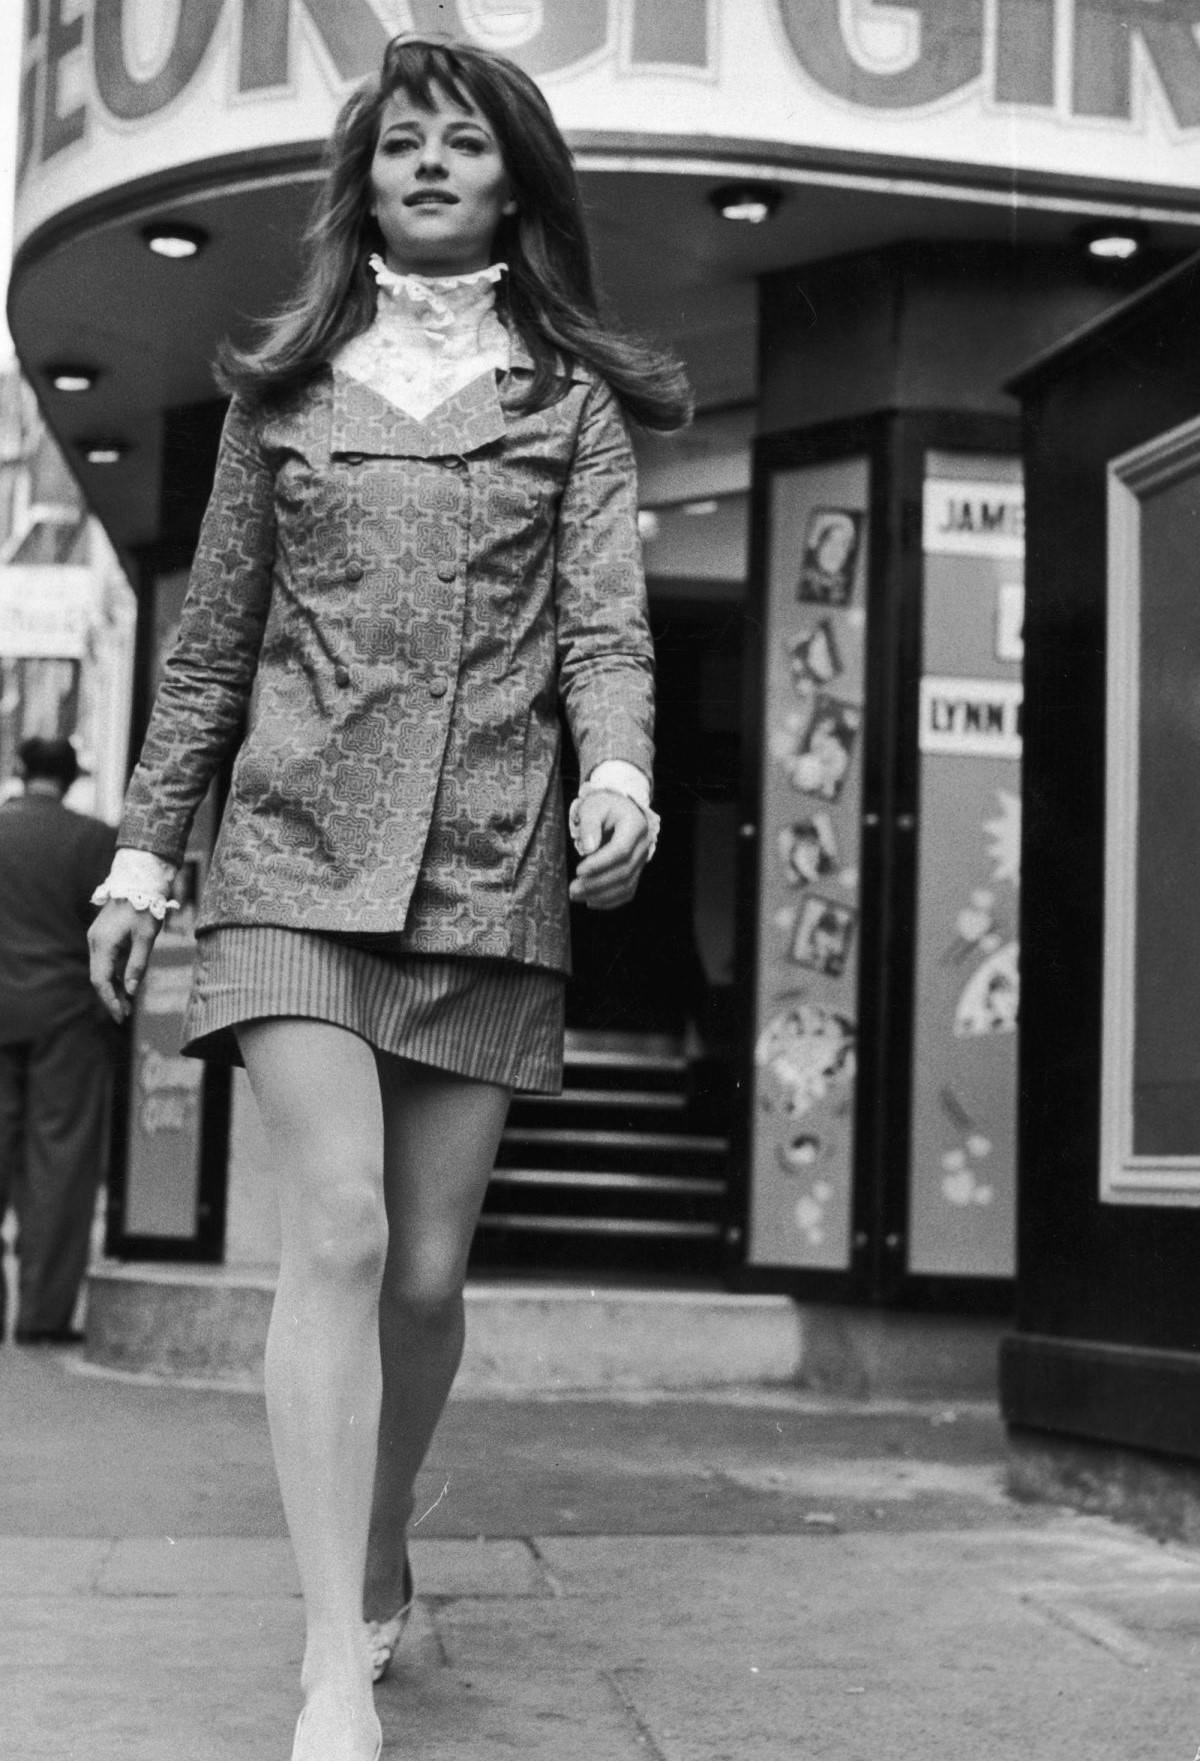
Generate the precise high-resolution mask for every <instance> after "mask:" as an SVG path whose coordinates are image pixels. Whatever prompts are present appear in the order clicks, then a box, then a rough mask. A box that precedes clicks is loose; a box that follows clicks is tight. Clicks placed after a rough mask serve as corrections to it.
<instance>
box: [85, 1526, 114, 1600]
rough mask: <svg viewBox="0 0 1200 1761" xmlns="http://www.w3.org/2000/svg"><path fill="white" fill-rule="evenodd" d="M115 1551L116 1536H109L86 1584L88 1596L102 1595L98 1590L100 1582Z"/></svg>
mask: <svg viewBox="0 0 1200 1761" xmlns="http://www.w3.org/2000/svg"><path fill="white" fill-rule="evenodd" d="M116 1550H117V1536H116V1535H110V1536H109V1539H108V1544H107V1546H106V1547H105V1549H104V1552H103V1553H102V1554H101V1555H100V1558H99V1559H98V1560H97V1561H96V1569H95V1570H94V1571H93V1572H92V1574H91V1577H90V1580H89V1582H88V1595H89V1596H99V1595H101V1594H103V1592H102V1591H101V1589H100V1580H101V1579H102V1578H103V1576H104V1574H105V1572H106V1571H107V1570H108V1567H109V1564H110V1563H111V1561H112V1556H113V1554H114V1553H115V1552H116Z"/></svg>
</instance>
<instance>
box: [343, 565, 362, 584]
mask: <svg viewBox="0 0 1200 1761" xmlns="http://www.w3.org/2000/svg"><path fill="white" fill-rule="evenodd" d="M363 573H364V571H363V566H362V564H361V563H347V564H346V579H347V581H361V580H362V578H363Z"/></svg>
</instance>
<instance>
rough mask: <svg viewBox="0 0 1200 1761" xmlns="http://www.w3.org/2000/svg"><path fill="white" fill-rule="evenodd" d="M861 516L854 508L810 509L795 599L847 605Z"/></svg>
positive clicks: (862, 515) (856, 562)
mask: <svg viewBox="0 0 1200 1761" xmlns="http://www.w3.org/2000/svg"><path fill="white" fill-rule="evenodd" d="M865 518H866V516H865V515H864V514H863V513H862V512H860V511H859V510H858V509H857V508H846V507H818V508H813V510H812V512H811V513H810V514H809V516H808V525H807V528H806V530H805V534H804V552H803V555H802V558H801V562H800V579H799V583H798V585H797V588H796V598H797V599H799V600H802V601H803V602H804V603H805V604H807V605H848V604H849V602H850V600H851V597H852V596H853V593H854V582H855V576H856V573H857V567H858V553H859V549H860V547H861V544H862V534H863V524H864V521H865Z"/></svg>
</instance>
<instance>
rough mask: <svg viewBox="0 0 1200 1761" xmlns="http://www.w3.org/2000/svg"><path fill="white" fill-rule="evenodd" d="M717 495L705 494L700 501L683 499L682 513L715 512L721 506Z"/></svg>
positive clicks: (680, 506)
mask: <svg viewBox="0 0 1200 1761" xmlns="http://www.w3.org/2000/svg"><path fill="white" fill-rule="evenodd" d="M720 505H721V504H720V502H719V501H718V500H717V498H716V496H715V495H711V496H705V497H703V499H702V500H700V501H683V502H680V504H679V511H680V513H681V514H715V513H716V511H717V509H718V508H719V507H720Z"/></svg>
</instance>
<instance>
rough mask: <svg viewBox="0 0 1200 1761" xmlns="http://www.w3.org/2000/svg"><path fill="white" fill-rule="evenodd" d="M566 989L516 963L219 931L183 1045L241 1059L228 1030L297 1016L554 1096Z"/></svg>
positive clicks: (478, 1076) (204, 949) (376, 942)
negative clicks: (256, 1022) (268, 1019)
mask: <svg viewBox="0 0 1200 1761" xmlns="http://www.w3.org/2000/svg"><path fill="white" fill-rule="evenodd" d="M565 988H566V987H565V983H564V980H563V978H562V976H561V974H559V973H557V972H549V971H547V970H546V969H544V968H542V967H536V966H524V965H522V964H520V963H519V962H517V961H514V960H495V959H479V958H476V957H474V956H467V955H434V954H415V953H411V952H409V951H407V950H405V949H400V948H397V947H395V945H394V944H393V943H392V942H391V940H390V938H388V937H380V936H361V937H359V936H351V935H332V934H320V933H317V932H314V931H308V930H294V929H280V928H276V927H274V926H271V925H258V924H254V925H245V926H242V925H238V926H226V927H224V928H220V929H213V930H207V931H205V932H204V933H203V934H201V935H200V936H198V937H197V954H196V965H195V971H194V974H193V978H192V989H191V995H190V997H189V999H188V1006H187V1013H186V1015H185V1017H184V1044H183V1048H182V1049H183V1051H184V1052H185V1053H186V1054H188V1055H189V1056H191V1057H194V1058H205V1059H208V1060H210V1061H212V1062H215V1063H227V1064H240V1063H241V1062H242V1057H241V1053H240V1051H239V1050H238V1043H237V1036H236V1034H235V1033H234V1032H233V1031H232V1030H233V1029H234V1028H235V1027H237V1026H238V1025H240V1024H242V1023H245V1022H248V1021H261V1020H264V1019H266V1018H269V1017H272V1016H290V1017H299V1018H301V1019H305V1020H310V1021H326V1022H330V1023H332V1024H333V1025H334V1026H337V1027H345V1028H348V1029H349V1030H350V1032H351V1033H356V1034H358V1035H359V1036H360V1038H362V1039H365V1040H367V1041H369V1042H370V1044H371V1045H373V1046H375V1047H376V1048H377V1049H378V1050H379V1051H382V1052H391V1053H393V1054H394V1055H395V1056H396V1057H400V1058H412V1059H415V1060H416V1061H417V1062H418V1063H421V1064H429V1065H432V1066H433V1067H434V1068H435V1069H439V1070H447V1071H451V1072H452V1073H454V1074H455V1075H457V1076H468V1077H473V1078H474V1079H475V1080H476V1081H478V1082H496V1083H502V1084H504V1085H505V1086H506V1087H509V1088H517V1089H525V1090H531V1091H533V1092H535V1093H540V1094H557V1093H558V1092H559V1091H560V1089H561V1088H562V1066H563V1037H564V993H565Z"/></svg>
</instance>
